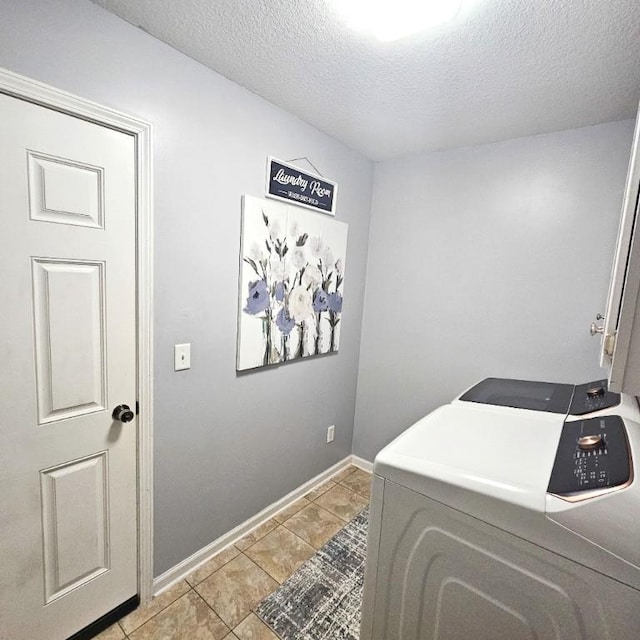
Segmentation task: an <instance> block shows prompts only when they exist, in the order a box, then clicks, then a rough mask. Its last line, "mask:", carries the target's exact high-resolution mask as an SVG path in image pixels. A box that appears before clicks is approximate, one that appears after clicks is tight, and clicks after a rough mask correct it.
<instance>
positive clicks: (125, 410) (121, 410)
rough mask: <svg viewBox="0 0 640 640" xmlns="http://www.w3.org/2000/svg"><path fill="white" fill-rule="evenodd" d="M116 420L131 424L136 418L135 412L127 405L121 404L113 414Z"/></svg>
mask: <svg viewBox="0 0 640 640" xmlns="http://www.w3.org/2000/svg"><path fill="white" fill-rule="evenodd" d="M111 417H112V418H113V419H114V420H120V422H131V421H132V420H133V418H134V415H133V411H131V409H130V408H129V406H128V405H126V404H119V405H118V406H117V407H116V408H115V409H114V410H113V413H112V414H111Z"/></svg>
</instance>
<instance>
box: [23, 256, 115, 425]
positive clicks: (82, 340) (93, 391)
mask: <svg viewBox="0 0 640 640" xmlns="http://www.w3.org/2000/svg"><path fill="white" fill-rule="evenodd" d="M33 293H34V301H33V307H34V320H35V345H36V371H37V388H38V412H39V423H40V424H43V423H46V422H51V421H53V420H60V419H61V418H69V417H72V416H77V415H81V414H83V413H89V412H91V411H102V410H103V409H105V408H106V407H107V399H106V371H105V354H104V347H105V327H104V316H105V308H104V307H105V305H104V265H103V264H102V263H89V262H84V263H83V262H63V261H56V262H53V261H50V260H41V259H36V260H34V261H33Z"/></svg>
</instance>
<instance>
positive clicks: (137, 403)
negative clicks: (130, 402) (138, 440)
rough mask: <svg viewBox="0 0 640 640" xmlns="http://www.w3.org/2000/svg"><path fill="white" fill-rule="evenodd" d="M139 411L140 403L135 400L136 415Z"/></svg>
mask: <svg viewBox="0 0 640 640" xmlns="http://www.w3.org/2000/svg"><path fill="white" fill-rule="evenodd" d="M139 413H140V403H139V402H138V401H137V400H136V415H139Z"/></svg>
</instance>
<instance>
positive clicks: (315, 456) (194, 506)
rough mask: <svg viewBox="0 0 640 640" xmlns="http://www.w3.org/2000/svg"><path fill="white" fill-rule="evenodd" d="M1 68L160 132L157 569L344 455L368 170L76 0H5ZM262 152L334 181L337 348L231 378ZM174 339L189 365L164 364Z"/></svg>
mask: <svg viewBox="0 0 640 640" xmlns="http://www.w3.org/2000/svg"><path fill="white" fill-rule="evenodd" d="M0 66H1V67H4V68H6V69H9V70H11V71H15V72H17V73H21V74H24V75H27V76H30V77H32V78H35V79H37V80H40V81H43V82H46V83H48V84H51V85H54V86H56V87H59V88H61V89H65V90H67V91H70V92H73V93H76V94H78V95H80V96H83V97H85V98H88V99H90V100H94V101H96V102H99V103H102V104H105V105H108V106H111V107H114V108H116V109H119V110H122V111H125V112H128V113H131V114H134V115H137V116H140V117H142V118H144V119H146V120H149V121H151V122H152V123H153V125H154V127H155V149H154V151H155V172H154V179H155V356H156V366H155V392H156V402H155V443H154V447H155V568H154V572H155V575H159V574H160V573H162V572H163V571H165V570H166V569H168V568H170V567H172V566H173V565H175V564H176V563H177V562H179V561H181V560H183V559H184V558H186V557H187V556H189V555H190V554H191V553H193V552H195V551H197V550H199V549H200V548H202V547H203V546H204V545H206V544H208V543H209V542H211V541H212V540H214V539H215V538H217V537H218V536H220V535H221V534H223V533H225V532H226V531H228V530H229V529H231V528H232V527H234V526H235V525H238V524H239V523H241V522H243V521H244V520H245V519H247V518H248V517H250V516H252V515H254V514H255V513H257V512H258V511H259V510H261V509H262V508H264V507H265V506H267V505H269V504H270V503H272V502H273V501H275V500H277V499H278V498H280V497H281V496H283V495H284V494H286V493H287V492H289V491H291V490H292V489H294V488H295V487H297V486H299V485H300V484H302V483H303V482H304V481H306V480H308V479H309V478H311V477H313V476H314V475H316V474H318V473H320V472H321V471H323V470H324V469H326V468H327V467H329V466H330V465H331V464H333V463H335V462H337V461H338V460H340V459H342V458H343V457H344V456H346V455H348V454H349V453H350V452H351V439H352V429H353V416H354V410H355V392H356V377H357V366H358V351H359V346H360V326H361V317H362V301H363V294H364V275H365V266H366V251H367V235H368V225H369V214H370V206H371V193H372V181H373V164H372V163H371V162H370V161H368V160H366V159H364V158H363V157H362V156H360V155H358V154H356V153H355V152H353V151H351V150H349V149H347V148H345V147H344V146H343V145H341V144H339V143H337V142H336V141H335V140H333V139H332V138H330V137H328V136H326V135H324V134H321V133H319V132H318V131H317V130H315V129H313V128H312V127H310V126H308V125H307V124H305V123H303V122H302V121H300V120H298V119H296V118H294V117H293V116H291V115H289V114H287V113H285V112H283V111H282V110H280V109H277V108H276V107H274V106H272V105H270V104H269V103H267V102H265V101H263V100H261V99H260V98H258V97H256V96H255V95H253V94H251V93H249V92H247V91H245V90H243V89H241V88H240V87H239V86H237V85H235V84H233V83H232V82H230V81H228V80H226V79H225V78H222V77H221V76H219V75H217V74H215V73H213V72H211V71H210V70H208V69H206V68H205V67H203V66H201V65H199V64H198V63H196V62H194V61H192V60H191V59H189V58H186V57H185V56H183V55H181V54H179V53H177V52H176V51H175V50H173V49H171V48H170V47H168V46H166V45H163V44H161V43H160V42H158V41H156V40H154V39H153V38H151V37H149V36H148V35H146V34H145V33H144V32H142V31H140V30H138V29H136V28H134V27H132V26H130V25H128V24H126V23H124V22H122V21H121V20H119V19H117V18H115V17H114V16H112V15H110V14H108V13H106V12H105V11H103V10H102V9H100V8H98V7H97V6H95V5H93V4H91V3H89V2H85V1H84V0H40V1H33V0H14V1H11V0H0ZM268 154H273V155H275V156H276V157H280V158H282V159H287V158H295V157H300V156H308V157H309V158H311V160H312V161H313V163H314V164H315V165H316V166H317V167H318V168H319V169H320V170H321V171H322V172H323V173H324V174H325V175H326V176H327V177H329V178H331V179H334V180H337V181H338V182H339V184H340V192H339V199H338V211H337V219H339V220H342V221H345V222H348V223H349V249H348V255H347V263H346V268H347V272H346V281H345V302H344V313H343V326H342V338H341V345H340V347H341V348H340V353H339V354H337V355H335V356H327V357H322V358H319V359H314V360H309V361H306V362H298V363H293V364H290V365H287V366H281V367H279V368H274V369H270V370H265V371H261V372H257V373H252V374H249V375H243V376H241V377H238V376H236V373H235V344H236V316H237V295H238V291H237V286H238V285H237V280H238V251H239V237H240V197H241V195H242V194H243V193H249V194H252V195H256V196H261V195H263V194H264V174H265V166H266V157H267V155H268ZM178 342H191V344H192V370H191V371H187V372H180V373H174V371H173V344H174V343H178ZM330 424H335V425H336V440H335V442H334V443H333V444H331V445H327V444H326V443H325V435H326V429H327V426H328V425H330Z"/></svg>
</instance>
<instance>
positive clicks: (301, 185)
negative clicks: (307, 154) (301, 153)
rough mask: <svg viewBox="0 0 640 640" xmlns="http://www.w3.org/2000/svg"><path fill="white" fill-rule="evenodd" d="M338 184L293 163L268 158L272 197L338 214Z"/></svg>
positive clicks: (268, 185)
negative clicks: (336, 211) (303, 169)
mask: <svg viewBox="0 0 640 640" xmlns="http://www.w3.org/2000/svg"><path fill="white" fill-rule="evenodd" d="M337 190H338V185H337V183H335V182H332V181H331V180H327V179H326V178H323V177H321V176H318V175H315V174H313V173H307V172H305V171H302V170H300V169H298V167H294V166H293V165H291V164H288V163H286V162H283V161H282V160H276V159H275V158H272V157H269V158H268V159H267V188H266V195H267V197H268V198H275V199H277V200H285V201H287V202H292V203H294V204H297V205H300V206H301V207H308V208H309V209H314V210H315V211H322V212H323V213H328V214H329V215H332V216H333V215H335V209H336V193H337Z"/></svg>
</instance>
